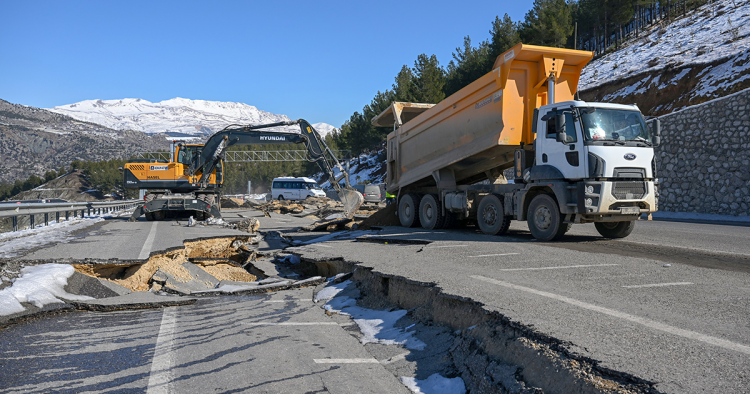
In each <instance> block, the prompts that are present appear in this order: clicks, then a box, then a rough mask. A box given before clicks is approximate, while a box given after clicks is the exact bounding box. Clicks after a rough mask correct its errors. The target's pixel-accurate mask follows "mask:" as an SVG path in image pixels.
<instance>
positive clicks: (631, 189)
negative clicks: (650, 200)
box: [612, 182, 646, 200]
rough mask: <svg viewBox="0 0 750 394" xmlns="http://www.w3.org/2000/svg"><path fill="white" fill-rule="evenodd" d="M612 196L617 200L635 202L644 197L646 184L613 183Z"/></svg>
mask: <svg viewBox="0 0 750 394" xmlns="http://www.w3.org/2000/svg"><path fill="white" fill-rule="evenodd" d="M612 195H613V196H615V198H616V199H618V200H635V199H639V198H643V196H645V195H646V182H614V184H613V185H612Z"/></svg>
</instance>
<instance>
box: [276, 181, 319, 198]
mask: <svg viewBox="0 0 750 394" xmlns="http://www.w3.org/2000/svg"><path fill="white" fill-rule="evenodd" d="M325 196H326V193H325V192H324V191H323V189H321V188H320V186H318V183H317V182H315V180H314V179H310V178H292V177H281V178H274V179H273V183H272V184H271V198H274V199H277V200H304V199H306V198H307V197H325Z"/></svg>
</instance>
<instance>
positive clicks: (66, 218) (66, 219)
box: [65, 211, 70, 222]
mask: <svg viewBox="0 0 750 394" xmlns="http://www.w3.org/2000/svg"><path fill="white" fill-rule="evenodd" d="M69 214H70V213H69V212H68V211H65V221H66V222H67V221H68V215H69Z"/></svg>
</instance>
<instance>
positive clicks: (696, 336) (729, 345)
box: [470, 275, 750, 355]
mask: <svg viewBox="0 0 750 394" xmlns="http://www.w3.org/2000/svg"><path fill="white" fill-rule="evenodd" d="M470 277H471V278H474V279H479V280H481V281H484V282H488V283H492V284H495V285H498V286H503V287H507V288H510V289H514V290H520V291H525V292H527V293H531V294H536V295H539V296H542V297H547V298H552V299H554V300H558V301H562V302H565V303H568V304H571V305H574V306H577V307H579V308H583V309H588V310H590V311H594V312H599V313H602V314H605V315H609V316H612V317H616V318H619V319H623V320H627V321H630V322H633V323H638V324H641V325H644V326H646V327H649V328H653V329H655V330H659V331H664V332H666V333H668V334H673V335H677V336H681V337H683V338H687V339H692V340H696V341H700V342H703V343H707V344H709V345H714V346H718V347H721V348H724V349H728V350H733V351H736V352H740V353H745V354H748V355H750V346H747V345H743V344H740V343H736V342H732V341H728V340H726V339H721V338H717V337H712V336H710V335H705V334H701V333H698V332H695V331H689V330H684V329H682V328H677V327H673V326H670V325H668V324H664V323H660V322H657V321H654V320H651V319H646V318H644V317H640V316H635V315H631V314H629V313H624V312H620V311H616V310H614V309H609V308H605V307H602V306H598V305H594V304H589V303H587V302H583V301H578V300H576V299H573V298H569V297H565V296H562V295H559V294H554V293H549V292H546V291H541V290H536V289H532V288H530V287H524V286H519V285H515V284H513V283H508V282H503V281H501V280H497V279H492V278H487V277H484V276H480V275H471V276H470Z"/></svg>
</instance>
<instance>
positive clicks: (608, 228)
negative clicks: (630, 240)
mask: <svg viewBox="0 0 750 394" xmlns="http://www.w3.org/2000/svg"><path fill="white" fill-rule="evenodd" d="M594 226H596V231H598V232H599V234H601V235H602V237H604V238H625V237H627V236H628V235H630V233H632V232H633V229H634V228H635V221H629V222H598V223H594Z"/></svg>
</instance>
